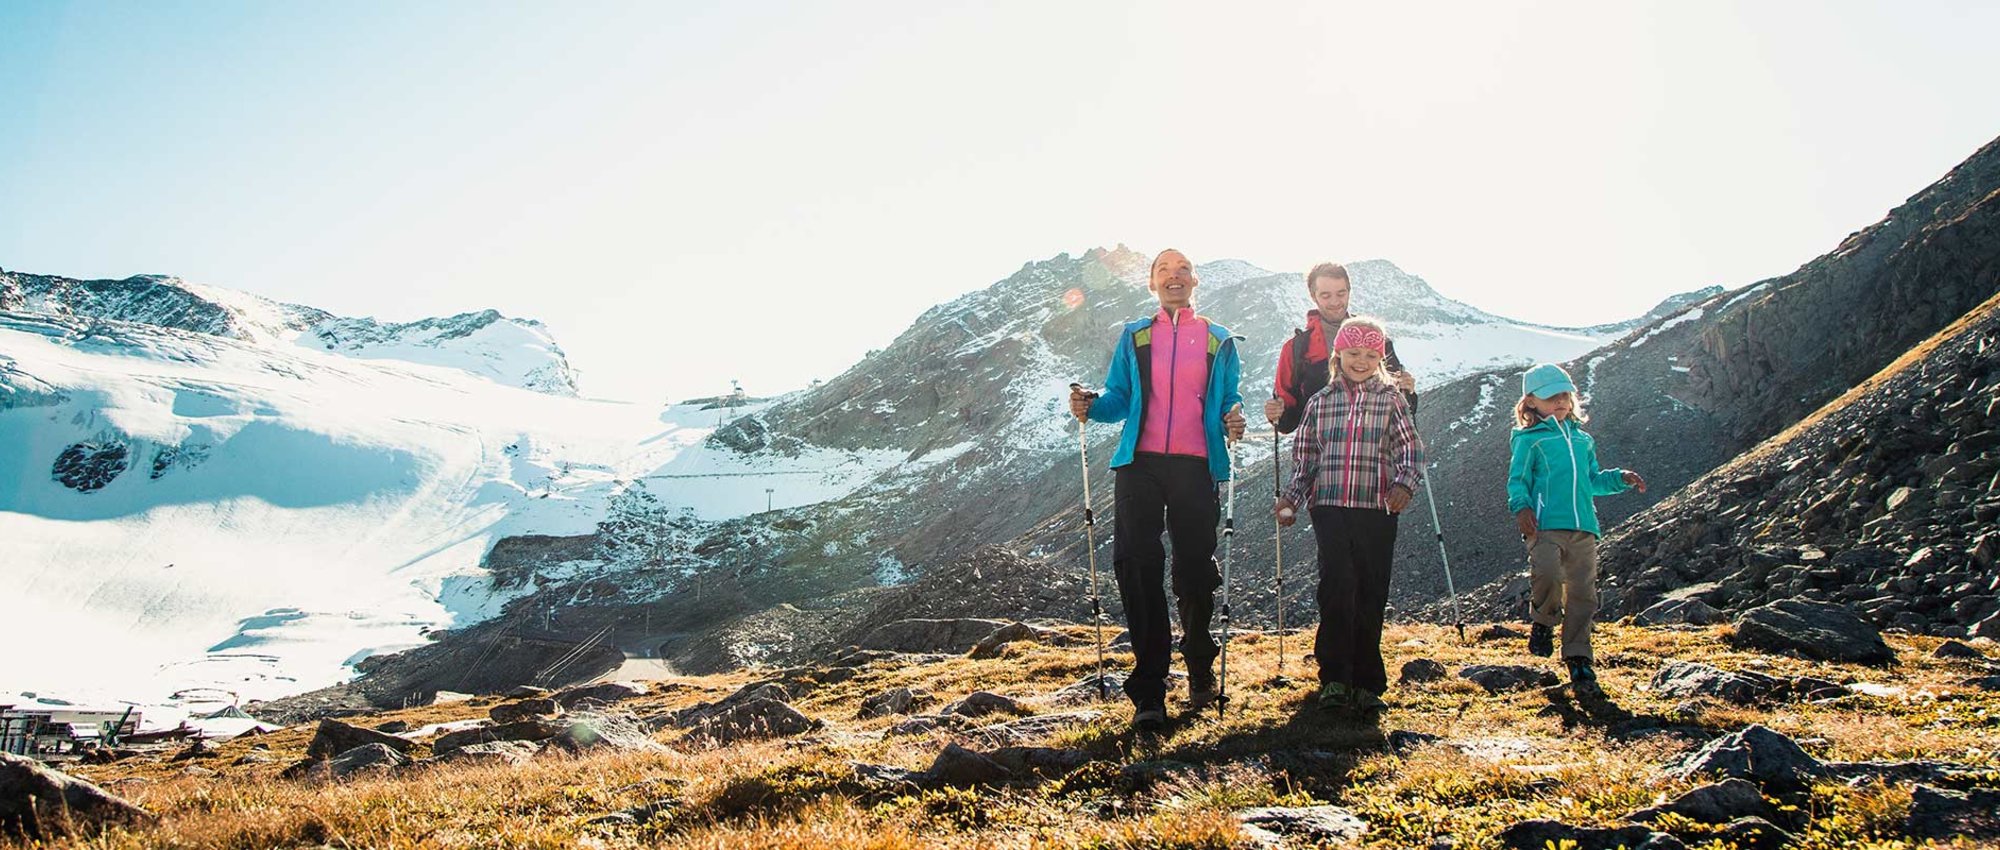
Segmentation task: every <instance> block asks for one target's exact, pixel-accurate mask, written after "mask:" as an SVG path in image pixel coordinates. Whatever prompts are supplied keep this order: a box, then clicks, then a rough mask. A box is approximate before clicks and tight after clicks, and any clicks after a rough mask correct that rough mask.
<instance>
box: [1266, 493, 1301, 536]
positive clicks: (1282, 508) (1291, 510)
mask: <svg viewBox="0 0 2000 850" xmlns="http://www.w3.org/2000/svg"><path fill="white" fill-rule="evenodd" d="M1271 510H1272V511H1274V512H1276V513H1277V515H1278V524H1279V525H1282V526H1284V527H1286V528H1290V527H1292V523H1295V522H1298V521H1299V511H1298V509H1297V508H1295V507H1293V506H1292V500H1290V499H1287V498H1284V497H1282V496H1281V497H1279V498H1278V502H1277V504H1275V505H1272V506H1271Z"/></svg>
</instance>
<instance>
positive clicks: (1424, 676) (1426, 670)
mask: <svg viewBox="0 0 2000 850" xmlns="http://www.w3.org/2000/svg"><path fill="white" fill-rule="evenodd" d="M1450 673H1451V671H1450V670H1447V669H1445V666H1444V665H1443V664H1440V663H1438V662H1436V661H1433V660H1431V659H1429V658H1419V659H1417V660H1415V661H1411V662H1408V663H1406V664H1404V665H1403V672H1402V674H1401V675H1400V676H1397V677H1396V681H1397V682H1398V683H1400V684H1404V685H1410V684H1416V683H1419V682H1435V681H1437V680H1439V679H1442V678H1444V677H1445V676H1447V675H1450Z"/></svg>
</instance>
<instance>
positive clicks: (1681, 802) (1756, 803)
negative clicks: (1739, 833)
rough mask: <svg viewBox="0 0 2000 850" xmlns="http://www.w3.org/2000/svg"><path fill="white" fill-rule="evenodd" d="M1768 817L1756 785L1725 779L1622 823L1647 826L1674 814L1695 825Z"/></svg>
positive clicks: (1765, 806) (1762, 797)
mask: <svg viewBox="0 0 2000 850" xmlns="http://www.w3.org/2000/svg"><path fill="white" fill-rule="evenodd" d="M1772 813H1773V812H1772V809H1771V804H1769V803H1767V802H1765V801H1764V794H1763V792H1762V791H1760V790H1759V789H1758V788H1757V783H1754V782H1751V781H1750V780H1747V779H1726V780H1723V781H1721V782H1717V783H1713V784H1710V785H1703V786H1701V787H1698V788H1694V789H1692V790H1690V791H1688V792H1687V793H1685V794H1682V795H1680V796H1679V797H1675V798H1674V799H1673V800H1672V801H1670V802H1667V803H1664V804H1661V805H1658V806H1653V807H1651V808H1646V809H1640V810H1638V811H1636V812H1633V813H1632V814H1631V815H1629V816H1627V817H1626V818H1625V819H1626V820H1629V821H1636V822H1639V823H1647V822H1651V821H1655V820H1658V819H1659V817H1660V816H1661V815H1664V814H1676V815H1680V816H1681V817H1684V818H1687V819H1689V820H1692V821H1696V822H1699V823H1729V822H1730V821H1733V820H1736V819H1737V818H1746V817H1769V816H1771V814H1772Z"/></svg>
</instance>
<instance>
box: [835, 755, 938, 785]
mask: <svg viewBox="0 0 2000 850" xmlns="http://www.w3.org/2000/svg"><path fill="white" fill-rule="evenodd" d="M849 767H852V768H853V769H854V778H855V779H856V780H857V781H859V782H860V783H861V784H863V785H869V786H882V785H923V784H925V783H927V782H929V781H930V778H931V777H930V774H929V773H926V772H924V771H921V770H910V769H909V768H904V767H892V766H890V765H886V764H869V763H867V762H859V761H857V762H850V763H849Z"/></svg>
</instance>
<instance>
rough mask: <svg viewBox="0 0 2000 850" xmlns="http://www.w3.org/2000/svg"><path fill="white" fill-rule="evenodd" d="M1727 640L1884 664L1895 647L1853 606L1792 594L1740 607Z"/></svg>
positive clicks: (1812, 655)
mask: <svg viewBox="0 0 2000 850" xmlns="http://www.w3.org/2000/svg"><path fill="white" fill-rule="evenodd" d="M1730 641H1731V642H1732V643H1735V644H1737V645H1739V646H1747V647H1752V648H1755V649H1762V650H1766V651H1772V652H1788V653H1796V654H1798V655H1801V656H1804V657H1806V658H1813V659H1818V660H1821V661H1853V662H1860V663H1864V664H1887V663H1890V662H1893V661H1895V660H1896V653H1895V651H1894V650H1892V649H1890V648H1889V644H1887V643H1884V642H1883V640H1882V633H1881V632H1880V631H1879V630H1877V629H1876V628H1875V627H1874V626H1871V625H1869V624H1868V622H1867V621H1866V620H1863V619H1862V618H1861V615H1860V614H1859V613H1857V612H1856V611H1855V610H1854V609H1853V608H1851V607H1848V606H1846V605H1838V604H1834V603H1831V602H1817V601H1814V600H1810V599H1804V598H1799V597H1794V598H1791V599H1781V600H1778V601H1777V602H1773V603H1771V604H1769V605H1763V606H1760V607H1757V608H1752V609H1750V610H1748V611H1745V612H1743V615H1742V616H1740V617H1737V618H1736V633H1735V634H1734V635H1732V636H1731V637H1730Z"/></svg>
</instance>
